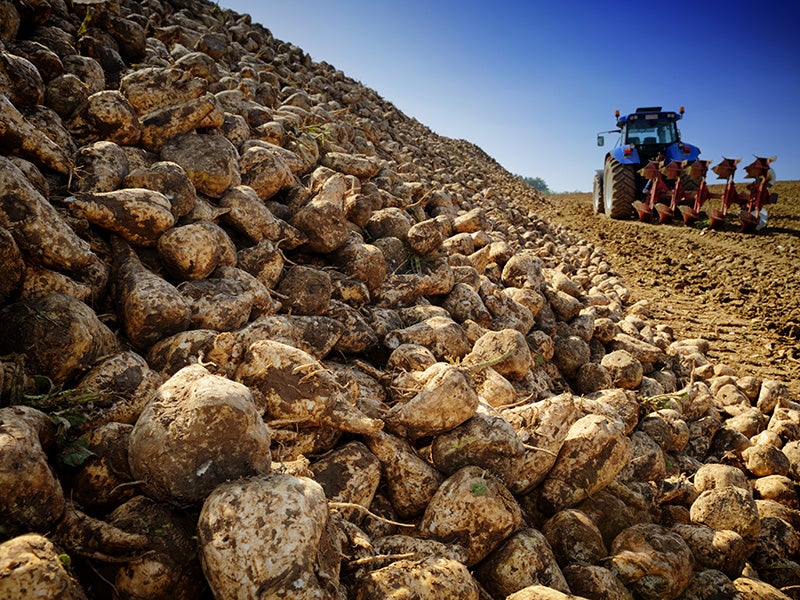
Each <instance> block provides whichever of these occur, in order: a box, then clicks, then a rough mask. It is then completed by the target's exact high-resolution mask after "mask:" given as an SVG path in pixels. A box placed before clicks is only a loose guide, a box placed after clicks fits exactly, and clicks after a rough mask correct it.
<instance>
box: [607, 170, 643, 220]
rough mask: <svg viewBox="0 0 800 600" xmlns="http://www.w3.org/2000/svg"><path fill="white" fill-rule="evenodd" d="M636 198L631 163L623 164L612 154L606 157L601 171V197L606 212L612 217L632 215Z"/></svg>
mask: <svg viewBox="0 0 800 600" xmlns="http://www.w3.org/2000/svg"><path fill="white" fill-rule="evenodd" d="M635 198H636V173H635V172H634V170H633V166H632V165H623V164H622V163H621V162H619V161H618V160H617V159H616V158H614V157H613V156H609V157H608V158H606V167H605V171H604V172H603V199H604V204H605V208H606V214H607V215H608V216H609V217H611V218H612V219H626V218H628V217H630V216H632V215H633V201H634V199H635Z"/></svg>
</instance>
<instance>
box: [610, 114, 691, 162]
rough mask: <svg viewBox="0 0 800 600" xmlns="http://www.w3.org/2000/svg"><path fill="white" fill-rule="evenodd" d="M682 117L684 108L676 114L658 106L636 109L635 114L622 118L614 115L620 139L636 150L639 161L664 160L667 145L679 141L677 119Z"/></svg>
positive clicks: (624, 144) (625, 144)
mask: <svg viewBox="0 0 800 600" xmlns="http://www.w3.org/2000/svg"><path fill="white" fill-rule="evenodd" d="M682 116H683V107H681V110H680V112H679V113H676V112H674V111H662V110H661V107H660V106H653V107H646V108H637V109H636V112H635V113H632V114H629V115H625V116H622V117H620V116H619V115H617V127H619V128H620V134H621V135H620V142H621V143H622V145H623V146H629V147H633V148H635V149H636V151H637V153H638V155H639V163H640V164H647V163H648V162H649V161H651V160H656V159H657V158H658V157H660V158H661V159H662V160H663V159H664V158H665V155H666V153H667V148H668V147H669V146H671V145H672V144H677V143H678V142H680V140H681V134H680V130H679V129H678V120H679V119H680V118H681V117H682Z"/></svg>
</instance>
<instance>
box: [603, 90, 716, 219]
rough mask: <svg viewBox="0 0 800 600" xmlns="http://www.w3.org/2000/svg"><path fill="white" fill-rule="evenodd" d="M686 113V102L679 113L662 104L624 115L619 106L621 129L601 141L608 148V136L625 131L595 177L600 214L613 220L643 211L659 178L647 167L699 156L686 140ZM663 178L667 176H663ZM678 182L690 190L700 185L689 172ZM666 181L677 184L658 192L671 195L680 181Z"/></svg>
mask: <svg viewBox="0 0 800 600" xmlns="http://www.w3.org/2000/svg"><path fill="white" fill-rule="evenodd" d="M683 113H684V108H683V107H682V106H681V107H680V110H679V111H678V112H674V111H664V110H662V109H661V107H660V106H649V107H643V108H637V109H636V112H634V113H631V114H629V115H623V116H620V112H619V110H617V111H616V113H615V117H616V119H617V127H618V129H614V130H611V131H603V132H601V133H599V134H598V135H597V145H598V146H603V145H604V144H605V137H604V135H603V134H607V133H618V134H620V136H619V141H618V142H617V144H616V146H615V147H614V148H613V149H612V150H611V151H610V152H608V153H607V154H606V160H605V167H604V168H603V170H602V171H597V172H596V173H595V176H594V189H593V206H594V211H595V213H605V214H607V215H608V216H609V217H611V218H612V219H625V218H628V217H631V216H633V215H634V209H637V210H638V209H639V207H640V206H642V205H643V202H642V201H643V200H646V198H647V195H648V191H649V190H650V188H651V186H652V185H653V182H654V179H655V178H654V177H653V176H652V175H651V174H650V173H649V172H648V170H647V169H646V168H645V167H648V166H653V167H654V168H655V166H657V165H658V166H663V165H667V164H678V163H681V164H683V165H686V164H689V163H690V162H692V161H695V160H696V159H697V158H698V156H699V155H700V149H699V148H697V146H692V145H691V144H686V143H684V142H683V141H681V133H680V130H679V129H678V121H679V120H680V119H681V118H682V117H683ZM651 170H652V169H651ZM658 181H659V182H662V181H664V180H663V179H661V178H659V180H658ZM677 181H679V182H681V185H682V186H684V187H685V189H686V190H687V191H688V190H691V189H696V187H697V186H696V184H694V183H693V180H692V179H691V178H690V177H688V176H686V175H683V174H681V175H679V176H678V178H677ZM661 185H664V183H661ZM666 185H671V186H672V188H669V189H665V190H657V191H658V192H663V193H666V192H668V191H670V189H674V186H675V185H676V184H675V183H672V184H666ZM654 195H655V194H654ZM641 216H642V213H640V217H641Z"/></svg>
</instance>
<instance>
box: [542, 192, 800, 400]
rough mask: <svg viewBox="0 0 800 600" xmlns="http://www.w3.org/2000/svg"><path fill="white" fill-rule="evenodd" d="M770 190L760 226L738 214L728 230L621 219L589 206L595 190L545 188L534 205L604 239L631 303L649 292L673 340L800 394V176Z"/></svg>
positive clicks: (602, 242)
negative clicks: (697, 344)
mask: <svg viewBox="0 0 800 600" xmlns="http://www.w3.org/2000/svg"><path fill="white" fill-rule="evenodd" d="M742 185H743V184H742ZM741 189H744V188H743V187H742V188H741ZM712 191H720V190H719V188H716V187H712ZM773 191H775V192H777V193H778V195H779V197H778V202H777V204H775V205H770V206H768V211H769V220H768V222H767V226H766V228H765V229H763V230H761V231H759V232H756V233H754V234H747V233H740V232H739V231H738V219H737V220H733V219H732V220H731V221H730V223H729V224H728V227H726V228H725V229H724V230H722V231H717V230H710V229H708V228H702V227H687V226H684V225H682V224H674V225H673V224H669V225H658V224H650V223H642V222H640V221H636V220H630V221H615V220H612V219H610V218H608V217H606V216H604V215H595V214H594V213H593V211H592V196H591V194H557V195H553V196H548V197H547V198H545V200H544V203H543V204H542V205H541V206H537V207H536V209H537V210H538V211H540V213H541V214H542V215H543V216H546V217H548V218H549V219H550V220H551V221H553V222H555V223H557V224H560V225H563V226H565V227H567V228H569V229H570V230H573V231H575V232H577V233H579V234H580V235H581V236H582V237H583V238H584V239H586V240H588V241H591V242H593V243H595V244H597V245H599V246H601V247H603V248H604V250H605V252H606V254H607V255H608V258H609V261H610V262H611V263H612V265H613V266H614V267H615V269H616V270H617V271H618V272H619V273H620V274H621V275H622V276H623V277H624V279H625V280H626V282H627V285H628V287H629V288H630V290H631V293H632V299H631V302H635V301H637V300H642V299H646V300H648V301H649V307H650V310H651V312H652V314H653V317H654V319H655V320H656V321H657V322H659V323H667V324H669V325H671V326H672V328H673V329H674V331H675V336H676V338H681V339H682V338H690V337H703V338H706V339H707V340H709V341H710V342H711V352H710V357H711V358H712V359H713V360H714V361H715V362H720V363H725V364H727V365H730V366H731V367H733V368H734V369H736V370H737V372H738V373H739V375H742V376H743V375H753V376H756V377H760V378H761V379H779V380H781V381H784V382H786V383H787V384H788V385H789V387H790V389H791V390H792V392H793V393H794V394H795V395H796V396H797V400H799V401H800V182H798V181H779V182H777V183H776V184H775V186H774V188H773ZM713 202H719V201H718V200H717V201H712V206H714V204H713Z"/></svg>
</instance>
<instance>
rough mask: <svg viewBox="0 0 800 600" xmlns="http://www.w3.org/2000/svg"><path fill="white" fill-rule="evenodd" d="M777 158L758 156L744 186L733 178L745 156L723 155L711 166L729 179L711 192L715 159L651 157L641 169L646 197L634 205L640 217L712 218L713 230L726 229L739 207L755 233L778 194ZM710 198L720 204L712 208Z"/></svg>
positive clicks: (744, 226)
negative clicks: (775, 186)
mask: <svg viewBox="0 0 800 600" xmlns="http://www.w3.org/2000/svg"><path fill="white" fill-rule="evenodd" d="M775 160H776V158H775V157H774V156H773V157H770V158H765V157H756V159H755V160H754V161H753V162H752V163H750V164H749V165H747V166H746V167H744V170H745V172H746V173H747V175H746V178H748V179H753V181H752V182H750V183H748V184H747V185H746V186H745V187H746V189H745V190H742V191H740V190H739V189H737V187H736V184H735V183H734V181H733V179H734V175H735V173H736V169H737V167H738V165H739V163H740V162H741V159H738V158H735V159H734V158H723V159H722V161H721V162H720V163H719V164H718V165H716V166H714V167H711V170H712V171H713V172H714V173H715V174H716V176H717V179H722V180H724V181H725V188H724V190H723V191H722V192H712V191H711V190H710V189H709V187H708V183H707V181H706V178H707V174H708V170H709V163H710V161H707V160H701V159H699V158H698V159H696V160H693V161H675V160H673V161H670V162H668V163H666V164H665V162H664V161H650V162H649V163H648V164H647V165H645V166H644V167H643V168H642V169H640V170H639V174H640V175H641V176H642V177H643V178H644V179H645V180H647V184H646V186H645V189H644V199H643V200H636V201H634V202H633V207H634V209H636V213H637V214H638V216H639V220H641V221H646V222H651V223H652V222H658V223H670V222H674V221H676V220H678V218H680V220H681V221H682V222H683V223H684V224H685V225H693V224H695V223H697V222H699V221H704V220H706V219H707V221H708V226H709V227H710V228H712V229H722V228H725V227H726V226H727V225H728V222H729V214H730V213H731V212H732V211H733V210H734V207H737V208H738V218H739V223H740V229H739V230H740V231H744V232H754V231H757V230H760V229H762V228H763V227H764V226H765V225H766V222H767V211H766V208H765V206H766V205H767V204H774V203H775V202H776V201H777V194H773V193H771V192H770V187H771V186H772V184H773V183H774V182H775V172H774V171H773V170H772V168H771V167H770V165H771V164H772V163H773V162H775ZM711 200H719V205H718V207H717V206H714V207H711V206H710V204H711V203H710V202H709V201H711ZM715 204H716V203H715ZM704 206H705V207H706V208H705V217H704V216H703V207H704Z"/></svg>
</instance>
